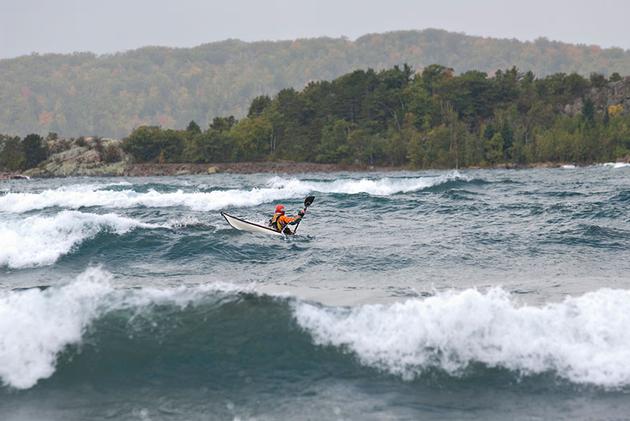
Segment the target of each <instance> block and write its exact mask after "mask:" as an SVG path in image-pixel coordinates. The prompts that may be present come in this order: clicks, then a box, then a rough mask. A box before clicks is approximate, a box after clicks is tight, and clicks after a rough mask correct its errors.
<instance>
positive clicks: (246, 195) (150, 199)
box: [0, 172, 470, 213]
mask: <svg viewBox="0 0 630 421" xmlns="http://www.w3.org/2000/svg"><path fill="white" fill-rule="evenodd" d="M453 181H463V182H468V181H470V180H469V178H467V177H466V176H463V175H461V174H459V173H458V172H453V173H449V174H447V175H441V176H436V177H408V178H403V177H396V178H391V177H385V178H379V179H368V178H362V179H345V180H335V181H303V180H299V179H296V178H290V179H286V178H280V177H274V178H272V179H270V180H269V181H268V183H267V185H266V186H265V187H259V188H252V189H250V190H243V189H230V190H214V191H211V192H200V191H184V190H181V189H180V190H177V191H174V192H160V191H157V190H153V189H150V190H148V191H146V192H137V191H135V190H133V189H125V187H126V186H125V185H123V184H121V185H120V186H119V188H118V189H116V190H110V189H108V190H104V189H103V188H102V186H100V187H99V186H94V185H83V186H80V187H79V188H77V189H75V186H73V187H71V188H58V189H53V190H45V191H42V192H39V193H26V192H8V193H6V194H5V195H3V196H0V211H3V212H9V213H23V212H28V211H32V210H37V209H45V208H51V207H60V208H68V209H79V208H83V207H94V206H100V207H105V208H133V207H139V206H145V207H152V208H165V207H177V206H185V207H188V208H190V209H192V210H195V211H212V210H219V209H224V208H227V207H248V206H256V205H260V204H263V203H268V202H272V201H274V200H286V199H295V198H302V197H304V196H305V195H307V194H309V193H312V192H320V193H337V194H360V193H365V194H370V195H374V196H389V195H393V194H397V193H407V192H413V191H419V190H423V189H428V188H431V187H434V186H438V185H440V184H445V183H449V182H453Z"/></svg>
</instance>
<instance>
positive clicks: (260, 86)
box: [0, 29, 630, 137]
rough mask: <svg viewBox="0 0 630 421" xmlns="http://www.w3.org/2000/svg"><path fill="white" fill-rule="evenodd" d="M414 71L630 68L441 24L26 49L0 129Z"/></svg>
mask: <svg viewBox="0 0 630 421" xmlns="http://www.w3.org/2000/svg"><path fill="white" fill-rule="evenodd" d="M401 63H408V64H410V65H411V66H412V67H413V68H414V69H416V70H420V69H422V68H423V67H424V66H427V65H429V64H433V63H440V64H444V65H446V66H449V67H452V68H453V69H455V71H456V72H458V73H461V72H464V71H467V70H472V69H475V70H482V71H485V72H494V71H495V70H497V69H505V68H510V67H512V66H516V67H518V68H519V69H522V70H531V71H533V72H534V73H535V74H536V75H537V76H544V75H548V74H552V73H557V72H565V73H571V72H577V73H580V74H583V75H588V74H590V73H592V72H598V73H602V74H604V75H608V74H610V73H613V72H618V73H620V74H630V51H625V50H622V49H619V48H609V49H602V48H600V47H597V46H585V45H572V44H566V43H561V42H553V41H549V40H547V39H538V40H536V41H535V42H521V41H518V40H508V39H493V38H482V37H474V36H467V35H464V34H459V33H452V32H447V31H442V30H435V29H427V30H424V31H398V32H390V33H385V34H370V35H365V36H363V37H361V38H359V39H357V40H356V41H350V40H347V39H342V38H316V39H300V40H295V41H277V42H252V43H247V42H242V41H238V40H227V41H222V42H216V43H211V44H204V45H201V46H198V47H194V48H165V47H146V48H140V49H138V50H133V51H129V52H125V53H118V54H113V55H103V56H97V55H94V54H91V53H75V54H69V55H60V54H46V55H37V54H34V55H30V56H23V57H18V58H14V59H6V60H0V133H7V134H18V135H23V134H26V133H30V132H38V133H42V134H45V133H47V132H57V133H59V134H61V135H63V136H79V135H90V134H94V135H99V136H107V137H122V136H125V135H127V134H128V133H129V132H130V131H131V130H132V129H133V128H134V127H137V126H139V125H142V124H156V125H161V126H164V127H185V126H186V125H187V123H188V122H189V121H190V120H195V121H197V122H198V123H199V124H200V125H201V126H202V127H207V125H208V121H209V120H211V119H212V117H214V116H219V115H220V116H226V115H230V114H233V115H235V116H237V117H240V116H243V115H245V114H246V113H247V107H248V106H249V104H250V102H251V100H252V98H254V97H255V96H258V95H261V94H269V95H272V94H274V93H276V92H278V91H279V90H280V89H282V88H286V87H295V88H297V89H301V88H302V87H303V86H304V85H305V84H306V83H308V82H309V81H312V80H322V79H326V80H329V79H334V78H336V77H338V76H340V75H342V74H344V73H347V72H349V71H351V70H354V69H357V68H363V69H365V68H369V67H371V68H374V69H377V70H378V69H384V68H389V67H391V66H393V65H395V64H401Z"/></svg>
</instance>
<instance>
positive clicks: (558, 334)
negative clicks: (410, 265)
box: [295, 289, 630, 387]
mask: <svg viewBox="0 0 630 421" xmlns="http://www.w3.org/2000/svg"><path fill="white" fill-rule="evenodd" d="M295 317H296V318H297V320H298V323H299V324H300V325H301V326H302V327H303V328H304V329H306V330H307V331H308V332H310V333H311V334H312V335H313V338H314V341H315V343H317V344H319V345H327V346H334V347H339V348H342V349H344V350H346V351H349V352H352V353H354V354H355V355H356V356H357V357H358V358H359V360H360V361H361V363H362V364H365V365H368V366H372V367H376V368H378V369H382V370H385V371H387V372H390V373H392V374H396V375H400V376H402V377H403V378H406V379H412V378H415V377H417V376H419V375H421V374H422V373H423V372H425V371H427V370H430V369H434V368H438V369H440V370H444V371H445V372H447V373H449V374H451V375H458V374H461V373H462V372H463V371H464V370H465V369H466V368H467V367H469V366H470V365H471V364H474V363H481V364H484V365H486V366H487V367H492V368H504V369H508V370H510V371H516V372H519V373H521V374H525V375H531V374H540V373H545V372H555V373H556V375H557V376H559V377H561V378H564V379H567V380H569V381H571V382H574V383H581V384H593V385H598V386H604V387H621V386H626V385H628V384H630V366H629V365H628V364H627V362H628V361H629V360H630V331H628V329H627V325H628V323H630V291H625V290H623V291H622V290H607V289H602V290H598V291H595V292H591V293H587V294H585V295H583V296H581V297H577V298H571V297H569V298H566V299H565V300H564V301H563V302H560V303H555V304H547V305H545V306H544V307H530V306H518V305H517V304H516V303H515V302H514V301H513V300H512V299H511V298H510V296H509V295H508V294H507V293H506V292H505V291H503V290H501V289H492V290H490V291H489V292H487V293H485V294H484V293H482V292H479V291H477V290H466V291H462V292H450V293H445V294H440V295H438V296H435V297H430V298H426V299H423V300H416V299H414V300H408V301H406V302H402V303H396V304H392V305H365V306H362V307H357V308H350V309H340V308H326V307H322V306H318V305H313V304H308V303H297V304H296V306H295Z"/></svg>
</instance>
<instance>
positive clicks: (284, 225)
mask: <svg viewBox="0 0 630 421" xmlns="http://www.w3.org/2000/svg"><path fill="white" fill-rule="evenodd" d="M303 216H304V211H303V210H301V211H299V212H298V214H297V216H296V217H294V218H291V217H290V216H286V215H285V214H284V205H277V206H276V212H275V213H274V214H273V216H272V217H271V219H270V220H269V226H270V227H271V228H273V229H275V230H276V231H278V232H283V233H285V234H287V235H291V234H293V232H292V231H291V229H290V228H289V227H288V225H295V224H297V223H298V222H299V220H300V219H302V217H303Z"/></svg>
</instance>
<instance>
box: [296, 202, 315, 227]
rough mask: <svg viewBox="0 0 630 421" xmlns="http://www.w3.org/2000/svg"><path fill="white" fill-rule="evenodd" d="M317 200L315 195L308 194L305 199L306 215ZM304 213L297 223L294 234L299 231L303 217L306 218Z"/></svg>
mask: <svg viewBox="0 0 630 421" xmlns="http://www.w3.org/2000/svg"><path fill="white" fill-rule="evenodd" d="M314 201H315V196H308V197H307V198H306V199H304V210H303V212H304V215H306V209H307V208H308V207H309V206H311V205H312V204H313V202H314ZM304 215H302V218H300V220H299V221H298V222H297V224H295V229H294V230H293V234H295V233H296V232H297V229H298V227H299V226H300V222H302V219H304Z"/></svg>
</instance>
